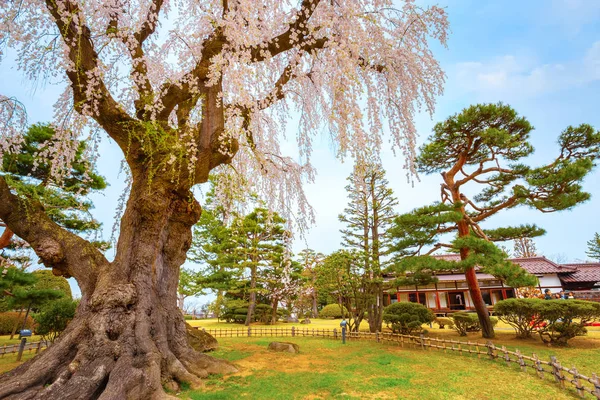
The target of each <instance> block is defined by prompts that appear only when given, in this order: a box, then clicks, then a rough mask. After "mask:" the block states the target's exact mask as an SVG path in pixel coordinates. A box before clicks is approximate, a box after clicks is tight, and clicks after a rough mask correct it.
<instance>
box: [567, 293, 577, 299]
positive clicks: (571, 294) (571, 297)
mask: <svg viewBox="0 0 600 400" xmlns="http://www.w3.org/2000/svg"><path fill="white" fill-rule="evenodd" d="M574 298H575V296H573V292H569V295H568V296H567V299H574Z"/></svg>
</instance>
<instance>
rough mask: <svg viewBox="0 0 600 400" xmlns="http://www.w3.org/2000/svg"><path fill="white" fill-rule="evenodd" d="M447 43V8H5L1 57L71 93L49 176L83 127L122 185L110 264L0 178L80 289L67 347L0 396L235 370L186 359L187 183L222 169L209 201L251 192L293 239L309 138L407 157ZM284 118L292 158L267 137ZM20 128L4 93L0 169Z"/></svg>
mask: <svg viewBox="0 0 600 400" xmlns="http://www.w3.org/2000/svg"><path fill="white" fill-rule="evenodd" d="M447 31H448V21H447V18H446V14H445V11H444V10H443V9H441V8H440V7H427V8H425V7H421V6H420V5H416V4H414V2H412V1H405V2H402V3H401V4H398V3H397V2H392V0H364V1H360V2H356V1H350V0H336V1H320V0H299V1H284V0H264V1H256V0H236V1H227V0H223V1H186V0H183V1H178V2H173V3H172V2H167V1H163V0H131V1H129V0H123V1H118V2H106V1H82V0H47V1H39V2H34V1H27V2H25V3H24V2H21V1H17V2H14V1H3V2H0V46H2V48H1V51H2V54H3V55H4V54H7V53H8V54H12V53H11V52H5V48H6V47H10V48H11V49H14V50H15V53H16V54H18V57H19V60H20V63H19V66H20V67H21V69H23V70H24V71H25V74H26V76H27V78H28V79H32V80H34V81H35V80H37V79H38V78H41V79H40V81H42V80H44V79H43V78H51V79H47V81H50V82H56V81H59V80H60V78H63V79H64V80H65V81H66V82H64V81H63V82H60V83H61V84H64V83H66V84H65V85H64V87H65V91H64V94H63V95H62V96H60V98H59V99H57V102H56V103H57V104H56V106H57V107H56V115H57V121H56V122H57V123H56V126H59V127H61V129H60V130H59V131H58V136H57V139H58V142H57V143H58V145H56V146H54V147H53V148H52V149H50V151H49V153H50V154H49V155H50V156H51V157H52V159H53V160H55V161H54V163H53V165H54V166H56V171H55V172H57V174H59V175H60V172H61V171H64V170H65V169H68V168H69V164H70V161H72V155H73V148H74V147H76V144H74V139H76V136H78V135H83V134H85V133H88V132H89V133H90V135H91V136H92V138H95V139H97V138H98V137H101V136H103V135H104V134H105V136H108V137H110V138H111V139H112V140H113V141H114V142H115V144H116V146H118V147H119V148H120V150H121V152H122V155H123V157H124V159H125V164H126V166H125V169H126V172H127V173H128V175H129V177H130V179H129V182H130V187H129V192H128V194H127V195H126V196H124V197H125V200H126V204H125V206H124V209H123V213H122V217H121V219H120V230H119V239H118V243H117V246H116V254H115V257H114V260H108V259H107V258H106V257H105V256H104V255H103V254H102V252H100V251H98V250H97V249H96V248H95V247H94V246H93V245H92V244H91V243H89V241H86V240H83V239H82V238H80V237H79V236H77V235H75V234H73V233H71V232H69V231H67V230H65V229H62V228H61V227H60V226H58V225H56V224H55V223H53V222H52V221H51V219H49V218H48V215H47V214H46V213H45V211H44V209H43V207H42V206H40V205H39V204H37V203H31V202H28V201H27V200H26V199H25V198H23V197H22V196H19V195H17V194H15V193H14V192H12V191H11V189H10V188H9V186H7V185H6V180H5V179H4V178H3V177H2V176H0V219H2V221H4V222H5V223H6V224H7V225H8V227H9V228H10V229H11V230H12V231H13V232H14V233H15V234H16V235H18V236H20V237H21V238H22V239H23V240H25V241H26V242H27V243H29V244H30V245H31V247H32V248H33V249H34V251H35V252H36V253H37V255H38V256H39V258H40V259H41V261H42V262H43V263H44V264H45V265H46V266H47V267H48V268H53V269H54V270H55V272H56V273H60V274H62V275H65V276H67V275H68V276H72V277H74V278H75V279H76V280H77V281H78V283H79V287H80V288H81V291H82V299H81V307H79V308H78V313H77V314H76V315H75V318H74V319H73V323H71V324H70V325H69V327H67V331H66V332H65V333H64V338H63V339H62V340H60V341H59V343H57V345H55V346H51V347H50V348H49V349H48V350H46V351H45V352H44V353H42V354H41V355H40V356H38V357H36V358H35V359H33V360H31V361H28V363H27V364H26V365H24V366H23V367H21V368H19V369H17V370H16V371H15V372H12V373H9V374H7V375H4V376H2V377H1V378H0V397H7V396H13V397H16V396H20V395H22V396H29V397H33V396H37V397H39V398H70V397H73V393H77V397H78V398H82V399H84V398H94V397H105V398H115V399H116V398H128V399H131V400H135V399H149V398H158V397H164V389H163V387H164V386H166V387H169V388H174V389H176V388H177V387H179V384H180V383H182V382H191V384H192V386H195V385H200V384H201V382H200V377H205V376H206V375H207V374H209V373H219V372H221V373H226V372H231V371H233V370H234V368H233V367H232V366H231V365H229V364H227V363H225V362H223V361H220V360H217V359H213V358H210V357H208V356H204V355H201V354H198V353H197V352H195V351H194V350H193V349H192V348H191V347H190V346H189V344H188V343H187V341H186V329H185V322H184V320H183V317H182V316H181V313H180V312H179V311H178V309H177V284H178V277H179V269H180V267H181V265H182V264H183V262H184V261H185V258H186V252H187V250H188V249H189V247H190V243H191V237H192V233H191V230H192V227H193V226H194V224H195V223H196V222H197V221H198V219H199V217H200V214H201V207H200V204H199V203H198V202H197V201H196V200H195V199H194V195H193V192H192V188H193V187H194V186H195V185H198V184H202V183H205V182H207V180H208V176H209V174H210V172H211V171H214V170H216V169H219V170H222V171H223V172H225V173H226V174H227V175H228V178H229V180H228V181H227V180H226V179H224V180H223V181H221V182H223V184H224V186H223V188H222V189H223V190H220V193H225V192H226V190H224V189H225V186H228V187H230V188H235V189H236V191H237V192H238V193H245V194H246V195H247V194H248V193H261V194H263V195H264V196H265V198H266V200H267V203H268V205H269V207H270V208H271V209H273V210H278V211H280V212H284V211H285V212H288V213H289V212H290V210H294V211H296V210H297V211H298V212H297V214H298V215H299V216H304V215H305V216H307V217H306V218H303V219H302V220H300V224H301V226H305V224H306V222H308V221H310V219H311V212H310V209H309V208H308V207H307V204H306V199H305V195H304V193H303V191H302V189H301V185H302V182H303V181H305V180H307V179H308V180H310V179H312V177H313V176H314V169H313V167H312V165H311V155H312V144H313V136H314V135H315V134H320V133H322V132H323V131H324V130H327V131H328V132H329V133H328V135H329V136H330V137H331V138H332V140H333V142H334V143H335V144H336V145H337V150H338V151H337V152H338V155H339V156H340V157H344V156H347V155H357V154H360V153H362V152H364V151H365V149H373V151H375V152H378V150H379V149H380V148H381V143H382V142H383V140H382V136H383V133H384V131H386V133H388V134H389V137H390V138H391V141H392V146H394V147H396V148H399V149H402V150H405V151H404V154H405V155H406V156H408V157H410V156H411V155H412V148H413V146H414V145H413V143H414V139H415V133H416V129H415V126H414V123H413V120H414V115H415V113H416V111H417V110H418V109H421V108H422V107H424V108H425V109H426V110H427V111H428V112H430V113H431V112H433V107H434V104H435V97H436V96H437V95H438V94H440V93H441V91H442V84H443V82H444V73H443V71H442V70H441V68H440V66H439V64H438V62H437V61H436V59H435V58H434V57H433V54H432V51H431V50H430V46H429V40H430V39H434V40H439V41H440V42H441V43H442V44H445V43H446V38H447V36H446V34H447ZM3 60H4V59H3ZM365 108H366V109H365ZM293 110H299V113H300V114H299V115H298V117H299V118H298V119H297V120H298V121H299V128H300V129H296V130H295V131H296V132H298V136H297V142H298V148H299V152H297V153H296V154H291V155H290V154H285V153H283V151H282V150H287V149H288V148H289V146H281V143H280V141H281V139H282V137H283V136H284V135H285V131H286V129H285V128H286V123H288V121H290V120H292V118H289V117H290V113H291V112H292V111H293ZM382 116H385V117H386V120H387V122H388V123H387V124H385V123H384V121H383V120H382ZM25 117H26V114H25V111H24V110H23V107H22V104H20V103H18V101H16V100H15V99H13V98H8V97H6V96H3V95H0V121H2V124H0V158H2V157H3V156H4V155H5V154H6V153H7V152H11V151H12V150H13V149H14V148H15V147H16V146H17V145H18V144H19V143H21V142H22V136H21V129H20V125H22V124H23V123H25V120H26V118H25ZM293 119H294V120H295V118H293ZM363 121H364V122H363ZM386 125H387V126H386ZM88 128H89V129H88ZM93 156H94V155H92V158H93ZM408 164H410V162H409V163H408ZM226 181H227V182H226ZM286 217H288V216H287V215H286ZM288 219H289V218H288ZM67 341H68V342H70V343H66V342H67ZM89 354H94V357H89ZM82 381H85V382H86V384H85V385H82V384H81V382H82ZM140 382H142V383H141V384H140Z"/></svg>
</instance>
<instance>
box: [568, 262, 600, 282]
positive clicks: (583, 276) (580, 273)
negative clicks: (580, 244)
mask: <svg viewBox="0 0 600 400" xmlns="http://www.w3.org/2000/svg"><path fill="white" fill-rule="evenodd" d="M564 265H565V266H567V267H572V268H577V271H575V272H573V273H570V274H566V275H561V277H560V279H561V280H562V281H564V282H600V263H580V264H564Z"/></svg>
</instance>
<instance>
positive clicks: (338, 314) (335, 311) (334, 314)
mask: <svg viewBox="0 0 600 400" xmlns="http://www.w3.org/2000/svg"><path fill="white" fill-rule="evenodd" d="M342 309H343V311H344V315H342ZM348 315H349V313H348V309H347V308H346V307H344V306H342V308H340V305H339V304H327V305H326V306H325V307H323V309H322V310H321V311H319V318H334V319H335V318H342V317H348Z"/></svg>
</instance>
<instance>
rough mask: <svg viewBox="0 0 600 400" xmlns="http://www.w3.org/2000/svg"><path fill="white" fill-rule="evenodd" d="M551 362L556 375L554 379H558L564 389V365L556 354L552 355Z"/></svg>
mask: <svg viewBox="0 0 600 400" xmlns="http://www.w3.org/2000/svg"><path fill="white" fill-rule="evenodd" d="M550 364H551V365H552V375H554V379H556V382H558V383H559V384H560V386H561V387H562V388H563V389H564V387H565V376H564V374H563V373H562V367H561V365H560V363H559V362H558V359H557V358H556V356H550Z"/></svg>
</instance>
